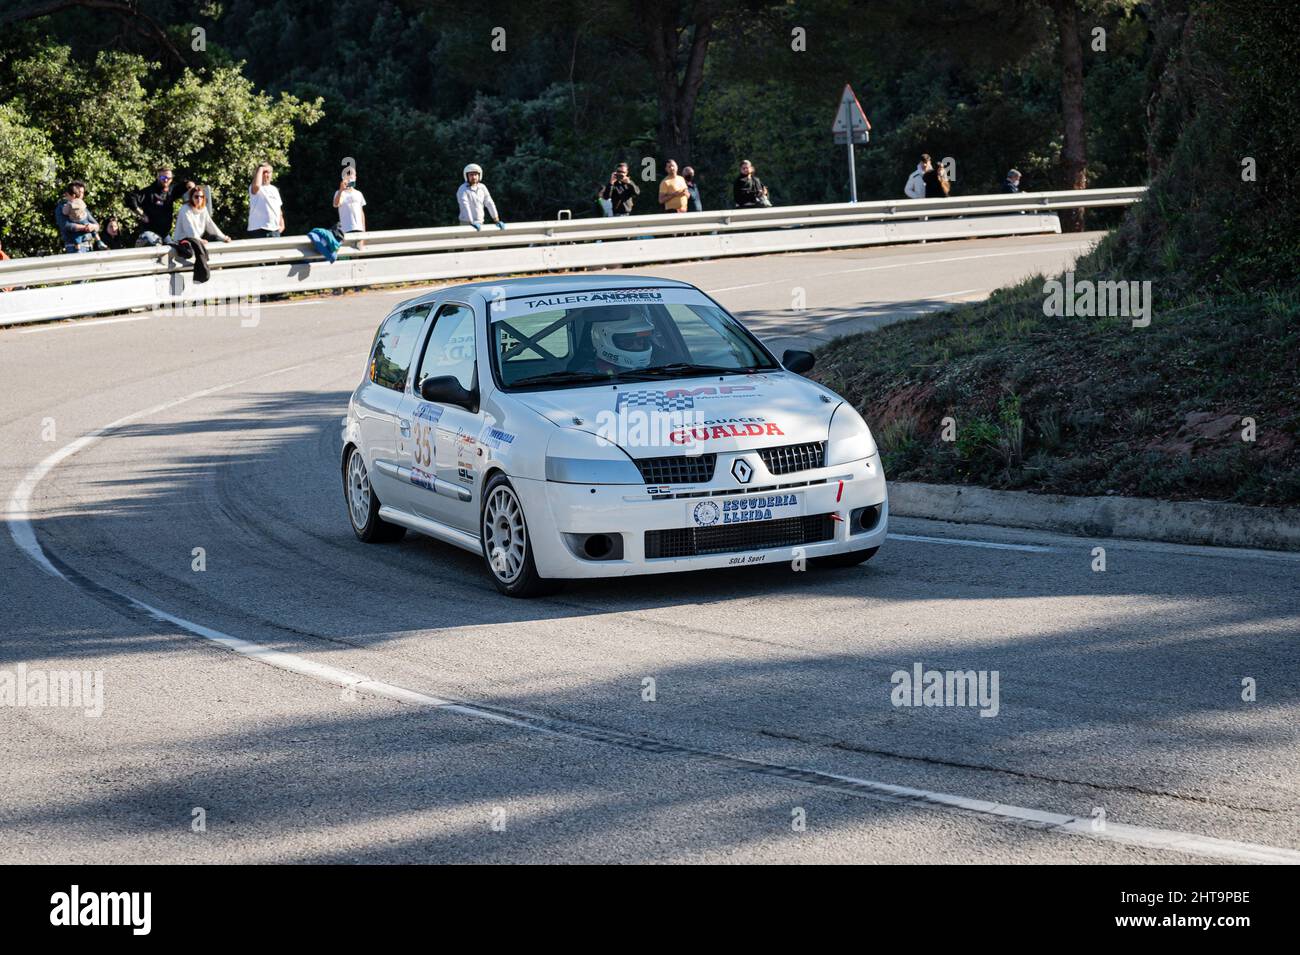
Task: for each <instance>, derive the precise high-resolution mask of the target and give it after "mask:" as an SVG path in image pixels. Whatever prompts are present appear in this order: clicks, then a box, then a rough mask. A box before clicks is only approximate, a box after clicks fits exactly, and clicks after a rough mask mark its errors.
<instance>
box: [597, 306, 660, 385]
mask: <svg viewBox="0 0 1300 955" xmlns="http://www.w3.org/2000/svg"><path fill="white" fill-rule="evenodd" d="M620 311H621V312H622V313H623V315H624V317H622V318H619V319H612V320H609V321H600V322H592V324H591V343H592V345H594V346H595V349H596V367H597V368H599V369H600V370H601V371H637V370H639V369H642V368H649V367H650V360H651V358H652V356H653V354H654V330H655V327H654V325H653V323H651V321H650V318H649V317H648V316H647V315H646V314H645V312H643V311H642V310H641V309H639V308H635V307H632V306H624V307H623V308H621V309H620Z"/></svg>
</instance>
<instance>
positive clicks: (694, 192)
mask: <svg viewBox="0 0 1300 955" xmlns="http://www.w3.org/2000/svg"><path fill="white" fill-rule="evenodd" d="M682 178H683V179H685V180H686V195H687V198H688V199H689V200H690V210H691V212H703V211H704V203H702V202H701V201H700V187H699V186H697V185H696V184H695V169H694V168H693V167H691V166H687V167H686V168H685V169H683V170H682Z"/></svg>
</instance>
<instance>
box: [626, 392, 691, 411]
mask: <svg viewBox="0 0 1300 955" xmlns="http://www.w3.org/2000/svg"><path fill="white" fill-rule="evenodd" d="M647 407H649V408H654V409H655V410H656V411H690V410H693V409H694V408H695V399H694V398H693V397H691V396H690V395H674V396H673V397H671V398H670V397H668V396H667V395H666V394H664V393H663V392H662V391H633V392H620V394H619V396H618V400H617V401H615V403H614V413H615V414H618V413H619V412H620V411H622V410H623V409H624V408H647Z"/></svg>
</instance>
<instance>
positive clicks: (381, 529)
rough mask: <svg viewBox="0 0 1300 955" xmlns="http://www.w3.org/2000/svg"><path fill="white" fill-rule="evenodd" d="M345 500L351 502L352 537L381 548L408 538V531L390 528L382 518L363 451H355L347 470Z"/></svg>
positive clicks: (391, 526) (350, 456) (344, 489)
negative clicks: (388, 543) (391, 542)
mask: <svg viewBox="0 0 1300 955" xmlns="http://www.w3.org/2000/svg"><path fill="white" fill-rule="evenodd" d="M343 497H344V499H345V500H346V501H347V505H348V518H349V519H350V520H351V522H352V533H354V534H356V535H357V538H358V539H359V540H362V541H365V542H366V543H367V544H380V543H387V542H389V541H396V540H401V539H402V538H403V537H404V536H405V535H406V528H405V527H402V526H401V525H400V524H390V523H389V522H388V521H386V520H383V519H382V518H381V517H380V516H379V497H378V496H377V495H376V494H375V491H374V488H372V487H371V486H370V472H369V471H368V470H367V469H366V459H365V458H364V457H363V456H362V454H361V449H360V448H353V449H352V451H351V453H349V454H348V463H347V464H346V465H345V466H344V468H343Z"/></svg>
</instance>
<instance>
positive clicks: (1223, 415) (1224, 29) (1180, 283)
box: [816, 2, 1300, 505]
mask: <svg viewBox="0 0 1300 955" xmlns="http://www.w3.org/2000/svg"><path fill="white" fill-rule="evenodd" d="M1162 9H1163V14H1164V19H1162V20H1161V21H1160V32H1159V34H1158V47H1157V51H1156V54H1155V57H1154V62H1155V63H1156V64H1157V66H1158V68H1156V69H1154V70H1153V72H1152V77H1151V81H1150V82H1151V91H1150V99H1149V102H1150V104H1151V107H1150V114H1149V115H1150V116H1151V126H1150V129H1149V135H1150V150H1149V152H1150V155H1151V159H1152V166H1153V171H1154V172H1155V179H1154V181H1153V184H1152V187H1151V193H1150V195H1149V197H1148V199H1147V201H1146V202H1144V203H1142V204H1140V205H1138V206H1136V207H1134V208H1133V210H1132V211H1131V212H1130V213H1129V214H1128V215H1127V216H1126V217H1125V219H1124V220H1123V222H1122V223H1121V225H1120V227H1119V228H1118V229H1116V230H1115V231H1114V232H1112V233H1111V234H1109V235H1108V236H1107V238H1106V239H1105V240H1104V241H1103V242H1102V243H1101V244H1100V246H1099V247H1098V248H1097V249H1096V250H1095V251H1093V252H1092V254H1090V255H1088V256H1086V257H1085V258H1083V259H1082V260H1080V262H1079V263H1078V265H1077V267H1076V269H1075V281H1076V282H1079V281H1083V280H1094V281H1106V280H1111V281H1113V280H1124V281H1139V282H1144V281H1149V282H1150V283H1151V290H1152V296H1153V308H1152V313H1151V321H1150V325H1149V326H1147V327H1134V325H1133V320H1132V318H1131V317H1128V316H1108V317H1066V316H1049V315H1047V314H1045V310H1044V301H1045V299H1046V297H1047V296H1046V294H1045V292H1044V285H1045V282H1046V279H1047V277H1044V276H1039V277H1037V278H1034V279H1031V280H1029V281H1026V282H1023V283H1021V284H1020V285H1018V286H1015V287H1013V288H1007V289H1003V290H1000V291H998V292H996V293H995V294H994V295H993V296H992V297H991V298H990V299H989V300H987V301H986V302H982V303H978V304H974V305H969V306H962V307H958V308H954V309H952V310H949V311H944V312H940V313H936V314H932V315H928V316H924V317H922V318H919V319H916V320H911V321H906V322H902V323H899V324H896V325H892V326H889V327H887V328H884V329H882V330H880V331H878V332H870V333H866V334H863V335H857V336H852V337H849V338H845V339H841V340H839V341H837V342H834V343H832V344H831V345H829V346H828V347H827V348H825V349H823V350H822V352H821V353H820V354H819V356H818V369H817V373H816V374H817V377H818V378H819V379H820V380H821V381H823V382H825V383H826V384H827V385H829V386H830V387H832V388H835V389H837V390H839V391H840V392H841V393H843V394H844V395H845V397H846V398H848V399H849V400H851V401H853V402H854V404H855V405H856V406H857V407H858V408H859V409H860V410H861V411H862V412H863V414H864V415H865V416H866V417H867V419H868V421H869V422H871V423H872V425H873V428H874V430H875V432H876V434H877V438H878V440H879V443H880V445H881V448H882V452H883V454H884V461H885V467H886V473H887V474H888V475H889V476H890V478H891V479H896V480H910V481H931V482H936V483H970V484H977V485H983V486H988V487H995V488H1016V489H1027V490H1032V491H1041V492H1056V493H1065V494H1083V495H1104V494H1123V495H1134V496H1139V497H1155V498H1165V499H1204V500H1214V501H1234V502H1238V503H1246V504H1263V505H1295V504H1300V408H1298V407H1297V403H1298V402H1297V399H1298V398H1300V275H1298V272H1300V268H1298V267H1297V263H1300V227H1298V226H1297V223H1300V201H1297V195H1298V194H1300V190H1298V189H1297V187H1296V184H1295V181H1294V178H1293V177H1292V176H1291V174H1290V172H1289V171H1288V170H1289V158H1288V157H1289V156H1294V155H1295V154H1296V148H1297V145H1300V144H1298V143H1297V124H1296V122H1295V120H1294V117H1293V116H1290V115H1289V114H1288V113H1287V112H1286V111H1285V110H1283V109H1280V108H1278V104H1284V103H1285V102H1287V94H1286V88H1287V86H1288V85H1289V83H1290V79H1289V78H1288V72H1287V71H1288V70H1289V67H1288V66H1287V65H1286V64H1288V63H1294V62H1297V61H1300V39H1298V38H1300V30H1297V29H1296V27H1297V18H1298V17H1300V14H1297V13H1296V12H1295V11H1290V10H1288V11H1287V12H1286V13H1284V14H1280V15H1281V16H1282V17H1283V18H1284V19H1288V20H1289V21H1290V23H1289V25H1288V24H1278V23H1277V22H1261V21H1260V20H1259V19H1258V18H1252V17H1251V16H1249V15H1248V13H1247V8H1245V7H1244V5H1241V4H1237V3H1232V2H1226V3H1214V4H1210V3H1190V4H1181V5H1177V4H1168V5H1164V7H1163V8H1162ZM1283 27H1285V28H1283ZM1247 159H1250V160H1253V162H1252V163H1251V164H1250V165H1251V166H1253V169H1254V171H1255V175H1254V177H1253V178H1251V177H1250V176H1248V175H1245V174H1244V172H1245V170H1246V169H1247V163H1246V160H1247ZM947 418H950V419H952V421H951V424H952V427H949V428H948V429H947V433H945V428H944V424H945V420H944V419H947ZM945 438H950V439H951V440H945Z"/></svg>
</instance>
